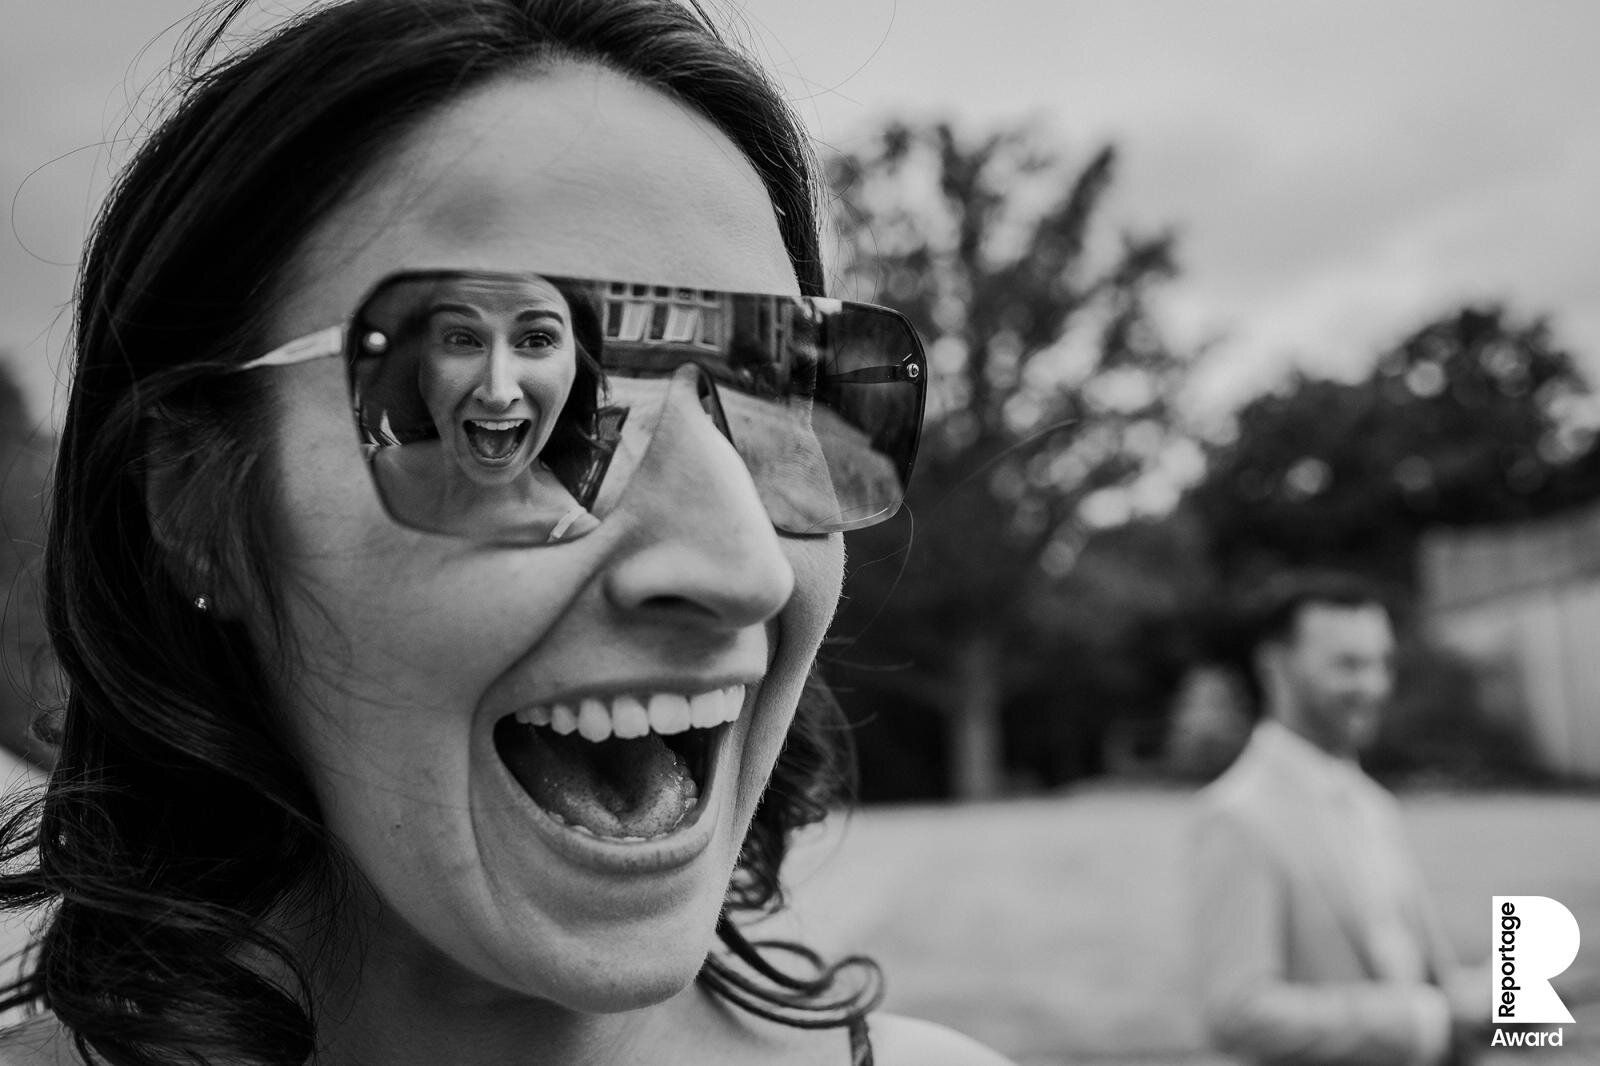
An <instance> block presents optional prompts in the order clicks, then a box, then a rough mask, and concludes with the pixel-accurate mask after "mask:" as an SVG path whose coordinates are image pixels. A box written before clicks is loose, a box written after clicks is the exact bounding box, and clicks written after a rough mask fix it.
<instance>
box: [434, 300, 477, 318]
mask: <svg viewBox="0 0 1600 1066" xmlns="http://www.w3.org/2000/svg"><path fill="white" fill-rule="evenodd" d="M444 314H458V315H471V316H473V317H474V318H482V317H483V309H482V308H480V307H476V306H474V305H473V304H462V303H448V302H441V303H436V304H432V305H430V306H429V307H428V317H429V318H432V317H433V316H435V315H444Z"/></svg>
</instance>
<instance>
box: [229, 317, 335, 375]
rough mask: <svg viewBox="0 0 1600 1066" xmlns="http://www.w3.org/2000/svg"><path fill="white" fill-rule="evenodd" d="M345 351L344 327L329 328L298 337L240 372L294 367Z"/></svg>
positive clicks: (244, 366) (244, 364)
mask: <svg viewBox="0 0 1600 1066" xmlns="http://www.w3.org/2000/svg"><path fill="white" fill-rule="evenodd" d="M343 350H344V327H343V326H329V327H328V328H327V329H319V330H318V331H317V332H315V333H308V334H306V335H305V336H304V337H296V338H295V339H294V340H292V341H290V342H289V343H287V344H284V345H280V346H279V347H277V348H274V349H272V351H270V352H268V353H267V354H266V355H263V356H259V357H257V358H255V359H252V360H250V361H249V362H248V363H243V364H241V365H240V366H239V369H240V370H255V369H256V368H258V367H264V366H294V365H295V364H296V363H309V362H310V361H311V360H313V359H326V358H327V357H328V356H330V355H338V354H339V353H340V352H341V351H343Z"/></svg>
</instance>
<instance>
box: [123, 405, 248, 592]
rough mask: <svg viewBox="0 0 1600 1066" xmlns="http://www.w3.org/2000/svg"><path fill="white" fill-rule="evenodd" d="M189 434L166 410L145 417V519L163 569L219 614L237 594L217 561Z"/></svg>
mask: <svg viewBox="0 0 1600 1066" xmlns="http://www.w3.org/2000/svg"><path fill="white" fill-rule="evenodd" d="M185 436H187V434H186V433H185V432H184V430H183V428H182V427H180V426H178V425H176V424H174V422H173V421H172V420H170V419H168V418H166V417H164V416H163V414H162V413H161V412H156V413H154V414H152V415H151V416H150V417H149V418H147V419H146V421H145V432H144V441H145V467H144V505H145V517H146V520H147V521H148V522H149V524H150V537H151V539H152V540H153V541H154V542H155V546H156V549H157V550H158V551H159V552H160V553H161V563H162V567H163V568H164V569H165V570H166V573H167V577H168V578H169V579H170V580H171V581H172V583H173V584H174V585H175V586H176V587H177V589H178V591H179V593H180V594H181V595H182V596H183V597H184V598H186V599H187V600H188V601H189V602H190V604H191V605H192V606H193V607H194V608H195V609H196V610H198V611H202V612H206V613H209V614H220V613H223V612H224V611H225V610H226V609H227V607H228V605H229V601H230V600H231V599H232V597H231V595H230V594H229V592H228V590H227V589H225V588H224V587H223V586H224V585H225V584H226V580H225V575H223V574H221V573H220V572H219V568H218V567H217V566H216V564H215V561H214V560H215V555H214V552H213V550H212V544H213V541H212V538H211V537H209V536H208V535H207V533H208V527H209V525H210V523H209V522H208V521H207V517H208V516H206V515H205V514H203V513H202V512H203V509H204V507H205V504H204V502H203V501H201V500H200V499H198V498H197V496H198V493H197V492H196V490H195V489H194V487H193V486H194V485H195V484H196V479H195V477H194V476H193V475H194V472H195V471H194V467H195V463H194V462H193V458H192V457H193V455H194V449H193V448H192V447H191V446H190V445H189V444H188V442H187V441H185V440H183V439H182V438H184V437H185Z"/></svg>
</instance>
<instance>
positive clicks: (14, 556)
mask: <svg viewBox="0 0 1600 1066" xmlns="http://www.w3.org/2000/svg"><path fill="white" fill-rule="evenodd" d="M11 365H12V364H11V361H10V359H9V358H8V357H7V355H6V353H4V352H0V605H3V610H0V745H3V746H5V747H6V748H9V749H10V750H11V751H13V752H16V753H17V754H19V755H23V756H26V757H27V758H29V759H32V760H33V761H34V762H36V763H40V764H48V762H49V761H50V758H51V756H50V753H49V751H48V750H47V749H46V748H45V746H44V745H43V744H41V743H39V742H38V741H36V740H34V739H33V738H32V736H31V734H30V733H29V725H30V723H31V722H32V720H33V717H34V714H35V713H36V710H37V708H38V707H39V705H40V704H41V703H42V702H46V700H45V697H44V695H43V693H44V691H45V690H44V689H42V688H41V685H42V684H44V683H45V682H46V679H47V678H48V668H47V663H48V653H47V651H46V639H45V632H44V615H43V612H42V610H41V607H40V601H39V566H40V563H41V558H42V555H43V544H44V488H45V481H46V478H47V476H48V473H49V469H50V455H51V452H52V451H53V449H52V448H51V447H50V442H49V441H48V440H46V439H44V438H43V437H42V436H41V434H40V432H39V429H38V423H37V421H36V420H35V419H34V418H33V417H31V416H30V415H29V413H28V406H27V402H26V400H25V398H24V396H23V394H22V390H21V389H20V388H19V387H18V385H17V382H16V380H15V379H14V377H13V375H12V371H11Z"/></svg>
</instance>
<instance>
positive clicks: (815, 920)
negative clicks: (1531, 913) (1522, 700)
mask: <svg viewBox="0 0 1600 1066" xmlns="http://www.w3.org/2000/svg"><path fill="white" fill-rule="evenodd" d="M1188 804H1189V796H1188V794H1187V793H1186V792H1183V791H1177V790H1157V789H1096V790H1092V791H1083V792H1079V793H1075V794H1071V795H1067V796H1063V797H1060V798H1051V799H1042V800H1029V801H1019V802H1007V803H996V804H987V805H979V806H968V807H903V808H877V809H871V810H867V811H863V812H859V813H857V814H856V815H855V816H854V817H853V818H852V819H851V820H850V821H849V822H848V823H846V824H842V825H834V826H832V827H829V828H827V829H826V830H823V831H821V832H819V833H817V834H815V835H813V836H812V837H810V838H808V839H807V840H806V841H805V843H804V844H803V846H802V848H801V849H800V851H799V852H798V853H797V855H796V857H795V858H796V861H795V865H794V868H793V874H792V877H791V880H792V884H793V896H794V902H795V907H794V912H795V913H794V914H793V915H792V916H790V917H785V918H781V919H778V920H777V921H778V923H780V924H781V927H782V930H783V931H787V930H794V931H797V932H798V933H799V934H800V935H801V936H803V937H805V938H806V939H808V940H809V941H810V942H812V943H813V944H815V945H817V946H820V947H823V948H826V949H829V950H833V951H839V950H864V951H867V952H868V953H870V954H872V955H874V956H876V957H877V958H878V960H879V961H880V962H881V963H882V964H883V966H884V969H885V971H886V973H887V974H888V978H889V1006H890V1008H891V1009H894V1010H897V1011H900V1012H902V1013H906V1014H912V1015H918V1016H921V1017H926V1018H932V1019H935V1020H937V1021H941V1022H944V1023H945V1024H948V1025H951V1026H953V1027H955V1028H957V1029H960V1030H962V1031H964V1032H967V1033H970V1034H972V1035H973V1036H975V1037H977V1038H979V1039H980V1040H983V1041H984V1042H986V1043H988V1044H991V1045H992V1046H994V1047H996V1048H999V1049H1000V1050H1002V1051H1004V1052H1005V1053H1007V1054H1008V1055H1010V1056H1012V1057H1013V1058H1015V1059H1016V1060H1017V1062H1019V1063H1021V1064H1023V1066H1046V1064H1056V1063H1068V1062H1071V1063H1123V1064H1128V1063H1150V1064H1159V1063H1189V1064H1201V1063H1220V1062H1222V1061H1224V1060H1222V1059H1219V1058H1216V1057H1214V1056H1211V1055H1208V1054H1206V1053H1205V1052H1204V1051H1203V1050H1202V1047H1203V1044H1202V1040H1201V1036H1200V1029H1199V1023H1198V1020H1197V1018H1196V1015H1195V1008H1194V1005H1193V999H1192V997H1191V993H1190V986H1191V981H1190V978H1189V976H1188V970H1187V966H1188V963H1187V958H1186V954H1185V944H1186V937H1187V930H1186V924H1185V912H1186V909H1187V897H1186V894H1185V887H1184V883H1183V878H1184V863H1183V847H1184V829H1185V825H1186V819H1187V817H1188V813H1189V805H1188ZM1405 808H1406V816H1407V819H1408V825H1409V828H1410V830H1411V834H1412V836H1413V838H1414V839H1415V840H1416V842H1417V848H1418V854H1419V856H1420V859H1421V862H1422V864H1423V867H1424V870H1425V871H1426V873H1427V876H1428V879H1429V883H1430V886H1431V887H1432V889H1433V892H1434V896H1435V897H1436V899H1437V901H1438V903H1439V905H1440V907H1441V908H1442V910H1443V913H1444V916H1445V920H1446V922H1447V923H1448V925H1449V928H1450V930H1451V932H1452V934H1453V936H1454V937H1455V939H1456V941H1457V943H1458V945H1459V946H1460V950H1461V953H1462V957H1463V958H1464V959H1481V958H1484V957H1485V956H1486V955H1487V953H1488V950H1489V936H1490V914H1489V910H1490V902H1489V897H1490V896H1491V895H1494V894H1503V895H1504V894H1530V895H1545V896H1551V897H1554V898H1556V899H1558V900H1561V901H1562V902H1563V903H1565V904H1566V905H1567V906H1568V907H1569V908H1571V910H1572V911H1573V913H1574V914H1575V915H1576V916H1577V918H1578V923H1579V926H1580V928H1581V929H1583V930H1584V931H1585V932H1586V933H1588V937H1587V942H1586V943H1585V944H1584V946H1583V948H1582V949H1581V950H1580V953H1579V956H1578V962H1577V964H1576V967H1575V968H1577V969H1587V970H1600V797H1583V796H1535V795H1522V794H1506V795H1478V794H1467V795H1453V794H1451V795H1447V794H1427V795H1420V796H1413V797H1409V798H1407V799H1406V800H1405ZM773 929H774V932H778V931H780V925H774V926H773ZM1574 1013H1576V1014H1577V1015H1578V1019H1579V1024H1578V1026H1577V1027H1575V1028H1573V1027H1569V1028H1568V1029H1567V1031H1566V1039H1567V1043H1568V1045H1569V1047H1568V1048H1567V1049H1565V1051H1562V1052H1557V1051H1554V1050H1541V1051H1538V1052H1534V1053H1531V1055H1530V1054H1523V1055H1520V1056H1517V1057H1516V1058H1515V1059H1509V1058H1508V1059H1507V1060H1506V1061H1508V1062H1509V1061H1521V1062H1528V1061H1531V1060H1534V1059H1536V1060H1537V1062H1538V1063H1539V1064H1540V1066H1567V1064H1575V1063H1579V1062H1600V1012H1597V1011H1596V1010H1595V1009H1594V1007H1592V1006H1591V1007H1588V1008H1582V1009H1577V1010H1575V1012H1574ZM1573 1044H1578V1045H1580V1046H1579V1047H1572V1046H1570V1045H1573ZM1486 1061H1492V1060H1486Z"/></svg>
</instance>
